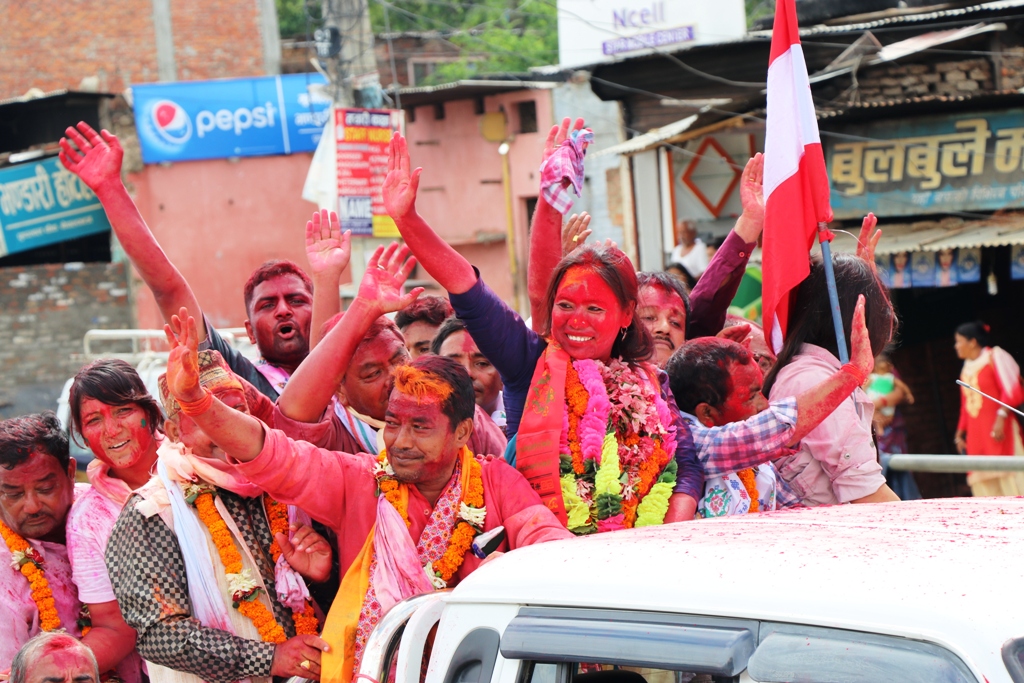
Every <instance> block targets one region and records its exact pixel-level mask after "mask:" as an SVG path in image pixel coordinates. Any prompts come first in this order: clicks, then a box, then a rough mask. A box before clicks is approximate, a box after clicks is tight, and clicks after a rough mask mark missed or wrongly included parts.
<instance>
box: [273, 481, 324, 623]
mask: <svg viewBox="0 0 1024 683" xmlns="http://www.w3.org/2000/svg"><path fill="white" fill-rule="evenodd" d="M263 507H264V509H265V510H266V511H267V521H268V522H269V523H270V537H271V538H274V537H275V536H277V535H278V534H287V533H288V506H287V505H284V504H282V503H279V502H277V501H276V500H274V499H273V498H271V497H270V496H267V495H264V496H263ZM270 556H271V558H272V559H273V561H274V563H275V564H276V563H277V561H278V559H279V558H280V557H281V546H280V544H279V543H278V542H277V540H276V539H275V540H274V542H273V543H271V544H270ZM292 621H293V622H295V633H296V634H297V635H300V636H315V635H317V634H318V633H319V632H320V622H319V621H318V620H317V618H316V613H315V612H314V611H313V605H312V604H311V603H310V601H309V600H306V605H305V607H303V608H302V611H301V612H298V611H295V610H293V611H292Z"/></svg>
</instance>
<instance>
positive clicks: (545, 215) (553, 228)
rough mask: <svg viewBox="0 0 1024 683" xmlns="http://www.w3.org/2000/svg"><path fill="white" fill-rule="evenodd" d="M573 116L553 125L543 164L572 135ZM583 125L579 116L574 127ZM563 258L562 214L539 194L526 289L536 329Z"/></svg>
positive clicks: (544, 318) (545, 314)
mask: <svg viewBox="0 0 1024 683" xmlns="http://www.w3.org/2000/svg"><path fill="white" fill-rule="evenodd" d="M569 125H570V119H569V117H566V118H564V119H562V123H561V124H560V125H557V126H552V127H551V131H550V132H549V133H548V138H547V140H546V141H545V143H544V154H543V157H542V158H541V164H542V165H543V162H545V161H547V159H548V157H550V156H551V155H552V154H553V153H554V151H555V150H556V149H557V148H558V147H559V146H560V145H561V144H562V143H563V142H565V139H566V138H567V137H568V136H569ZM582 128H583V119H576V123H575V124H574V125H573V128H572V129H573V130H580V129H582ZM561 259H562V214H560V213H559V212H558V211H557V210H556V209H555V208H554V207H552V206H551V205H550V204H548V202H547V200H545V199H544V193H543V192H540V193H538V195H537V208H536V209H535V210H534V212H533V220H532V222H531V224H530V257H529V266H528V267H527V269H526V273H527V283H526V290H527V292H528V294H529V297H530V315H531V316H532V317H533V329H534V330H538V331H539V330H543V329H544V326H545V322H546V321H547V317H548V313H549V312H548V311H546V310H544V295H545V294H546V293H547V289H548V283H549V282H550V281H551V274H552V273H553V272H554V270H555V266H557V265H558V262H559V261H560V260H561Z"/></svg>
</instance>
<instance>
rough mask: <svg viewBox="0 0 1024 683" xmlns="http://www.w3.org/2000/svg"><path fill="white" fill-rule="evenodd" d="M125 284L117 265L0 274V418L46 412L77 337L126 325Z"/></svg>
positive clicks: (74, 366) (71, 363)
mask: <svg viewBox="0 0 1024 683" xmlns="http://www.w3.org/2000/svg"><path fill="white" fill-rule="evenodd" d="M126 283H127V281H126V278H125V266H124V264H123V263H84V264H83V263H68V264H57V265H45V266H29V267H23V268H5V269H3V270H0V416H2V417H9V416H11V415H16V414H22V413H24V412H28V411H36V410H41V409H44V408H53V407H54V406H55V405H56V401H57V395H58V393H57V392H59V390H60V387H61V386H62V385H63V383H64V381H65V380H67V379H68V378H69V377H71V376H73V375H74V374H75V372H76V371H77V370H78V368H79V366H80V365H81V361H80V360H73V359H72V355H73V354H77V355H79V356H80V355H81V353H82V336H83V335H84V334H85V332H86V331H87V330H90V329H93V328H128V327H131V312H130V309H129V305H128V289H127V284H126Z"/></svg>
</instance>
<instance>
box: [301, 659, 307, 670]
mask: <svg viewBox="0 0 1024 683" xmlns="http://www.w3.org/2000/svg"><path fill="white" fill-rule="evenodd" d="M299 666H301V667H302V668H303V669H309V660H308V659H303V660H302V661H301V662H299Z"/></svg>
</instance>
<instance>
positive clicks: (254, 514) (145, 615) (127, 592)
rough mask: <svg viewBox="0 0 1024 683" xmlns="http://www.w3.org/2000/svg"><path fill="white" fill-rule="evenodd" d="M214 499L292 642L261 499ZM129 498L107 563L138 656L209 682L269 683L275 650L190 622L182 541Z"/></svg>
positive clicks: (135, 499) (292, 626)
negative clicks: (253, 679)
mask: <svg viewBox="0 0 1024 683" xmlns="http://www.w3.org/2000/svg"><path fill="white" fill-rule="evenodd" d="M217 495H218V496H220V498H221V500H222V501H223V502H224V506H225V508H227V510H228V512H229V513H230V515H231V518H232V519H233V520H234V521H235V524H236V525H237V526H238V530H239V531H240V532H241V534H242V537H243V540H244V541H245V543H246V545H247V546H248V547H249V549H250V550H251V551H252V556H253V558H254V559H255V561H256V564H257V565H258V568H259V572H260V574H261V576H262V577H263V582H264V584H265V585H266V587H267V591H268V593H269V597H270V600H271V603H272V604H273V606H274V616H275V617H276V618H277V623H279V624H281V626H282V628H284V631H285V635H287V636H288V637H289V638H290V637H293V636H294V635H295V624H294V622H293V621H292V617H291V612H289V610H288V609H287V608H286V607H284V606H283V605H282V604H281V603H280V602H279V601H278V599H277V593H276V591H275V589H274V564H273V562H272V561H271V559H270V544H271V542H272V540H273V539H272V537H271V533H270V524H269V523H268V522H267V518H266V513H265V512H264V508H263V499H262V497H257V498H243V497H241V496H238V495H235V494H233V493H231V492H229V491H225V490H223V489H217ZM140 500H141V498H140V497H138V496H132V497H131V498H129V499H128V502H127V503H126V504H125V507H124V509H123V510H122V511H121V515H120V517H118V519H117V524H116V525H115V526H114V531H113V533H112V534H111V536H110V542H109V543H108V545H107V552H106V562H107V569H108V570H109V572H110V580H111V583H112V584H113V587H114V594H115V595H116V596H117V602H118V604H119V605H120V607H121V613H122V614H123V615H124V620H125V622H127V623H128V624H129V625H130V626H131V627H132V628H134V629H135V630H136V631H138V634H139V639H138V650H139V652H140V653H141V654H142V656H143V657H144V658H145V659H147V660H149V661H151V662H154V663H156V664H160V665H162V666H166V667H168V668H170V669H175V670H177V671H184V672H186V673H190V674H193V675H195V676H198V677H200V678H202V679H203V680H204V681H209V683H231V682H232V681H238V680H241V679H243V678H248V677H250V676H269V675H270V666H271V663H272V662H273V659H274V647H275V646H274V644H273V643H264V642H258V641H254V640H248V639H246V638H240V637H238V636H236V635H233V634H231V633H228V632H227V631H222V630H220V629H215V628H207V627H205V626H203V625H202V624H201V623H199V621H198V620H196V619H193V618H192V607H191V603H190V600H189V595H188V581H187V579H186V575H185V561H184V559H183V558H182V555H181V548H180V546H179V545H178V538H177V537H176V536H175V535H174V530H173V529H170V528H169V527H168V526H167V525H166V524H165V523H164V521H163V520H162V519H161V518H160V516H159V515H153V516H152V517H148V518H147V517H144V516H143V515H142V513H140V512H139V511H138V510H136V509H135V505H136V503H138V502H139V501H140Z"/></svg>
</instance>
